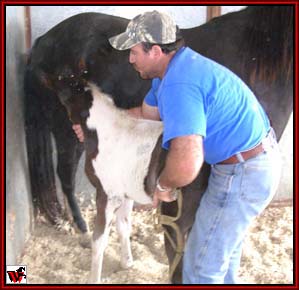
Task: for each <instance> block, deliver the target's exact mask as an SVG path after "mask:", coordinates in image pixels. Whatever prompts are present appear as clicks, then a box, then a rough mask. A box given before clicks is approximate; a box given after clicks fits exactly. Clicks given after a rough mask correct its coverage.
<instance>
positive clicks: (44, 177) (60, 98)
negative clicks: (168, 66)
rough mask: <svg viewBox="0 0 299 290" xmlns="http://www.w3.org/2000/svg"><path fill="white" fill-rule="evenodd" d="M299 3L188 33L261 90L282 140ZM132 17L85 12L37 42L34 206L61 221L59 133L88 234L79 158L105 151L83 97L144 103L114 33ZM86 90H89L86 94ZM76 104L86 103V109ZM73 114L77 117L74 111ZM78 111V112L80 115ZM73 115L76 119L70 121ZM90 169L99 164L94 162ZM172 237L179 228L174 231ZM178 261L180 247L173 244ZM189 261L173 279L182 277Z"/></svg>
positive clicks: (191, 197)
mask: <svg viewBox="0 0 299 290" xmlns="http://www.w3.org/2000/svg"><path fill="white" fill-rule="evenodd" d="M293 13H294V6H290V5H289V6H288V5H281V6H249V7H248V8H246V9H244V10H242V11H239V12H234V13H230V14H227V15H224V16H221V17H218V18H215V19H213V20H212V21H210V22H208V23H206V24H204V25H202V26H199V27H196V28H192V29H187V30H183V35H184V37H185V40H186V43H187V45H188V46H190V47H191V48H193V49H194V50H196V51H198V52H200V53H201V54H203V55H205V56H207V57H210V58H212V59H214V60H216V61H217V62H219V63H221V64H223V65H225V66H227V67H228V68H230V69H231V70H232V71H234V72H235V73H237V74H238V75H239V76H240V77H241V78H242V79H243V80H244V81H245V82H246V83H247V84H248V85H249V86H250V88H251V89H252V90H253V91H254V93H255V94H256V96H257V98H258V99H259V100H260V102H261V103H262V105H263V107H264V109H265V110H266V112H267V113H268V115H269V117H270V119H271V121H272V126H273V127H274V129H275V131H276V134H277V136H278V139H279V138H280V137H281V135H282V132H283V130H284V128H285V126H286V124H287V121H288V119H289V116H290V113H291V111H292V109H293ZM127 23H128V20H126V19H123V18H119V17H114V16H109V15H104V14H99V13H83V14H79V15H76V16H73V17H71V18H69V19H66V20H65V21H63V22H61V23H60V24H58V25H57V26H55V27H54V28H53V29H51V30H50V31H49V32H47V33H46V34H45V35H43V36H42V37H40V38H39V39H37V40H36V42H35V44H34V46H33V48H32V51H31V55H30V60H29V62H28V65H27V68H26V73H25V109H26V136H27V138H26V140H27V150H28V160H29V171H30V177H31V189H32V197H33V204H34V206H35V209H36V210H40V211H41V212H42V213H44V214H45V215H46V216H47V217H48V218H49V220H50V221H51V222H53V223H55V222H56V221H57V219H58V218H61V217H62V215H63V210H62V207H61V205H60V204H59V202H58V198H57V193H56V186H55V173H54V168H53V161H52V150H53V149H52V143H51V133H52V134H53V136H54V139H55V141H56V148H57V154H58V167H57V173H58V176H59V178H60V180H61V184H62V189H63V191H64V193H65V195H66V197H67V199H68V202H69V205H70V208H71V210H72V214H73V218H74V221H75V223H76V225H77V226H78V227H79V229H80V230H81V231H82V232H85V231H86V224H85V221H84V220H83V219H82V216H81V213H80V210H79V207H78V205H77V202H76V199H75V197H74V184H75V182H74V180H75V173H76V170H77V166H78V161H79V158H80V156H81V154H82V152H83V150H84V149H85V150H86V153H87V160H91V158H92V157H93V156H94V155H95V154H97V144H98V139H97V136H96V134H95V133H94V132H93V131H89V130H87V128H86V118H87V117H88V114H89V111H88V109H89V108H90V106H91V101H92V100H91V98H90V97H86V98H77V99H76V103H75V104H74V103H73V102H72V99H73V97H74V96H78V95H79V94H82V93H83V90H84V86H85V84H86V81H92V82H94V83H96V84H97V86H98V87H99V88H101V90H102V91H103V92H104V93H107V94H109V95H111V96H112V97H113V100H114V102H115V104H116V106H118V107H120V108H131V107H134V106H137V105H140V104H141V102H142V100H143V97H144V96H145V94H146V92H147V90H148V89H149V87H150V82H148V81H144V80H141V79H140V78H139V77H138V75H137V73H136V72H135V71H134V70H133V69H132V67H131V66H130V65H129V63H128V51H125V52H123V51H116V50H114V49H113V48H112V47H111V46H110V45H109V43H108V38H109V37H111V36H113V35H116V34H118V33H120V32H123V31H124V30H125V28H126V25H127ZM83 95H84V93H83ZM76 108H81V110H80V112H79V113H78V111H76V110H75V109H76ZM67 110H68V111H69V115H68V113H67ZM74 112H76V113H74ZM69 117H70V118H71V120H70V119H69ZM72 122H75V123H80V124H82V127H83V129H84V131H85V135H86V142H85V144H84V145H82V144H80V143H79V142H78V140H77V138H76V137H75V135H74V133H73V131H72V129H71V126H72ZM86 170H87V174H88V173H89V174H90V170H91V164H88V163H87V165H86ZM208 176H209V166H208V165H206V164H205V166H204V168H203V169H202V171H201V173H200V175H199V176H198V178H197V179H196V180H195V181H194V182H193V183H192V184H190V185H189V186H187V187H185V188H183V189H182V191H183V196H184V200H183V209H182V215H181V217H180V218H179V219H178V220H177V221H176V223H177V225H178V226H179V228H180V230H181V232H182V234H183V235H184V236H185V235H186V234H187V233H188V232H189V230H190V228H191V226H192V223H193V219H194V215H195V211H196V209H197V207H198V204H199V201H200V197H201V194H202V192H203V191H204V189H205V187H206V184H207V180H208ZM176 211H177V205H176V203H175V202H173V203H163V204H162V212H163V213H164V214H168V215H176ZM170 234H171V235H172V236H173V235H174V232H173V231H172V230H171V229H170ZM165 246H166V252H167V255H168V257H169V262H170V263H171V262H172V260H173V257H174V251H173V249H172V247H170V245H169V242H168V241H165ZM181 266H182V265H181V263H179V265H178V267H177V269H176V271H175V273H174V275H173V277H172V282H173V283H180V282H181Z"/></svg>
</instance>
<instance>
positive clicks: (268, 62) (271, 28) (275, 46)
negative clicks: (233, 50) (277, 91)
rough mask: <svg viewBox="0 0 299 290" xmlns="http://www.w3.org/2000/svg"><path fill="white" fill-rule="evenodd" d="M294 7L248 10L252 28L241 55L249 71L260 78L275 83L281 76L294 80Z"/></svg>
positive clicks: (241, 49)
mask: <svg viewBox="0 0 299 290" xmlns="http://www.w3.org/2000/svg"><path fill="white" fill-rule="evenodd" d="M293 14H294V6H290V5H288V6H252V7H250V9H249V10H248V17H249V19H250V22H248V23H250V25H248V26H247V27H246V28H245V31H244V32H245V33H243V39H241V44H240V52H239V53H240V56H241V58H242V60H243V65H244V69H245V71H248V72H251V75H250V77H249V79H250V83H253V82H254V81H255V80H256V79H259V80H260V79H262V80H264V81H267V82H274V81H276V80H277V79H278V77H279V76H278V75H279V74H282V75H284V76H287V77H286V78H285V81H286V82H287V81H290V78H291V77H292V66H293V57H292V55H293V19H294V18H293Z"/></svg>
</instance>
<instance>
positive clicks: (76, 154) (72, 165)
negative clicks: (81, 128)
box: [53, 125, 87, 233]
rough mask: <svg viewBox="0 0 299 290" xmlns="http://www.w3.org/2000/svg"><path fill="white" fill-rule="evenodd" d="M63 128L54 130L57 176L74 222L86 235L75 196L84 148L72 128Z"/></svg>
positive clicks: (84, 224)
mask: <svg viewBox="0 0 299 290" xmlns="http://www.w3.org/2000/svg"><path fill="white" fill-rule="evenodd" d="M64 126H65V127H64ZM69 126H70V125H69ZM63 127H64V128H56V130H53V133H54V137H55V141H56V147H57V159H58V161H57V174H58V176H59V178H60V181H61V186H62V190H63V192H64V194H65V195H66V197H67V201H68V204H69V207H70V209H71V212H72V216H73V219H74V222H75V224H76V225H77V226H78V228H79V230H80V231H81V232H83V233H85V232H87V226H86V223H85V221H84V219H83V218H82V216H81V212H80V209H79V206H78V204H77V201H76V197H75V195H74V190H75V177H76V171H77V168H78V163H79V160H80V157H81V155H82V152H83V150H84V147H83V144H80V143H79V142H78V140H76V137H75V135H74V132H73V130H72V129H71V128H70V127H67V125H63Z"/></svg>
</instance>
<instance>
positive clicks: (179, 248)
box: [154, 190, 184, 281]
mask: <svg viewBox="0 0 299 290" xmlns="http://www.w3.org/2000/svg"><path fill="white" fill-rule="evenodd" d="M177 204H178V211H177V215H176V216H174V217H172V216H168V215H163V214H161V203H160V204H159V206H158V208H157V210H156V212H155V213H154V223H155V225H166V226H169V227H171V228H172V229H173V230H174V231H175V234H176V242H175V241H174V240H173V239H172V237H171V236H170V234H169V232H168V231H167V229H166V228H165V227H163V230H164V233H165V236H166V237H167V239H168V240H169V242H170V244H171V246H172V248H173V249H174V251H175V253H176V254H175V257H174V259H173V261H172V263H171V265H169V280H170V281H171V279H172V276H173V274H174V271H175V269H176V267H177V266H178V264H179V262H180V260H181V258H182V256H183V251H184V237H183V235H182V233H181V231H180V228H179V227H178V225H177V224H176V223H175V222H176V221H177V220H178V219H179V218H180V217H181V215H182V208H183V195H182V192H181V190H178V198H177Z"/></svg>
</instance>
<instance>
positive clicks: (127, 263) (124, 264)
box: [120, 257, 133, 269]
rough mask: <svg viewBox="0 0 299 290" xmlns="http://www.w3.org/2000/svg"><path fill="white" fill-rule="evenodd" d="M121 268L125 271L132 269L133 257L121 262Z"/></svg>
mask: <svg viewBox="0 0 299 290" xmlns="http://www.w3.org/2000/svg"><path fill="white" fill-rule="evenodd" d="M120 266H121V267H122V268H123V269H128V268H131V267H132V266H133V258H132V257H128V258H127V259H124V260H121V261H120Z"/></svg>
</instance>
